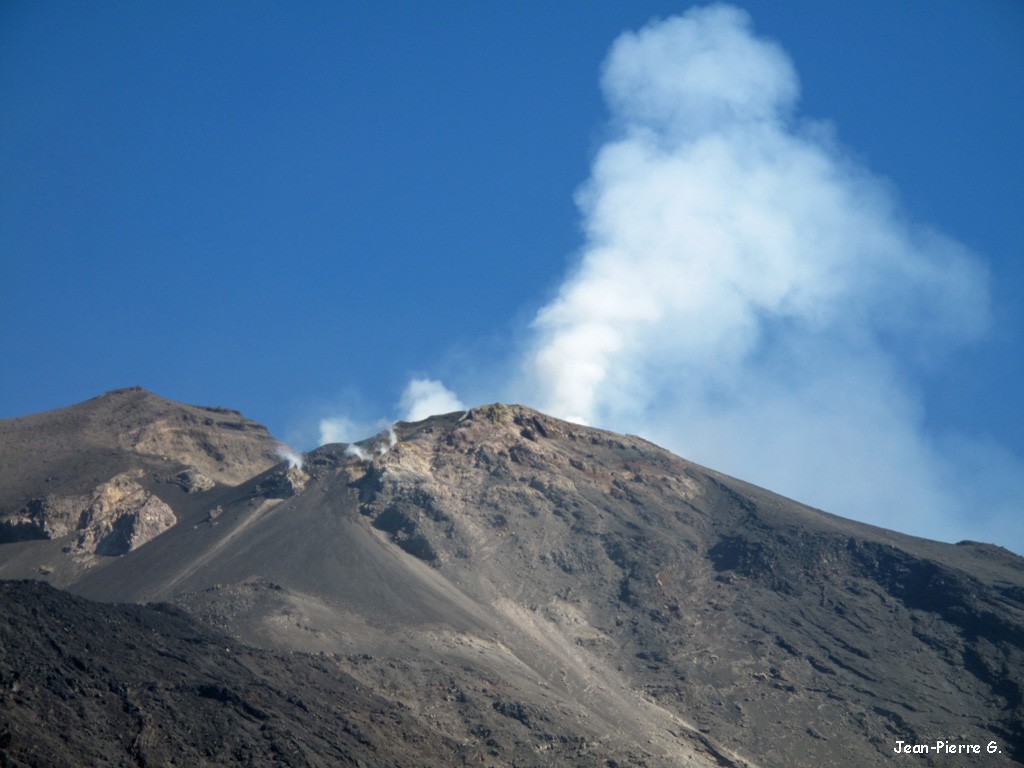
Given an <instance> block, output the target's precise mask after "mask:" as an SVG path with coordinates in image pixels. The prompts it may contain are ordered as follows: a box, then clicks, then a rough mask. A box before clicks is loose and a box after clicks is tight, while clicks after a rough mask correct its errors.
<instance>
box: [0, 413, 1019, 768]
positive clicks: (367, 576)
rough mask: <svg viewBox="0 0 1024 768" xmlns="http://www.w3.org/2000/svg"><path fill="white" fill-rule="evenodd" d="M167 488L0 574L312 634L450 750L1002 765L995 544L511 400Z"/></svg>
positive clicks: (1008, 714)
mask: <svg viewBox="0 0 1024 768" xmlns="http://www.w3.org/2000/svg"><path fill="white" fill-rule="evenodd" d="M181 493H182V495H183V498H184V497H188V498H189V499H190V500H191V501H190V503H189V505H179V507H176V508H175V509H176V511H177V516H176V517H177V519H176V522H175V523H174V524H173V525H172V526H170V527H169V528H168V529H167V530H166V531H165V532H162V533H160V534H159V535H157V536H154V537H152V538H151V539H150V540H149V541H148V543H145V544H144V545H141V546H138V547H136V548H134V549H132V550H131V551H129V552H128V553H127V554H124V555H123V556H120V557H103V558H101V557H93V558H92V560H91V561H90V562H89V563H88V564H86V565H83V566H81V567H79V568H78V569H77V570H73V571H72V570H61V565H60V563H61V562H62V559H68V558H74V557H75V554H74V553H73V552H67V553H65V552H61V551H56V550H53V551H51V550H47V549H45V548H44V545H47V544H52V543H53V542H41V541H22V542H11V543H8V544H4V545H0V574H4V573H7V574H9V575H10V574H15V572H18V573H31V574H33V575H35V576H36V577H40V578H47V579H48V580H50V581H51V582H52V583H57V584H60V585H63V586H66V587H67V588H68V589H69V590H71V591H72V592H75V593H77V594H79V595H82V596H85V597H89V598H93V599H97V600H103V601H131V602H147V601H171V602H173V603H175V604H176V605H178V606H180V607H182V608H184V609H185V610H186V611H187V612H188V613H189V614H190V615H191V616H192V617H194V618H196V619H198V620H200V621H201V622H202V623H203V624H205V625H206V626H208V627H211V628H212V629H213V630H215V631H218V632H221V633H223V634H225V635H226V636H228V637H230V638H231V640H232V642H233V643H235V644H238V645H239V646H244V647H246V648H251V649H256V648H261V649H265V650H263V651H256V650H251V651H247V653H252V654H258V653H262V654H271V655H272V654H273V653H276V652H286V651H291V652H300V653H307V654H323V655H319V656H317V658H319V659H323V660H324V661H323V664H325V665H326V667H327V668H329V669H330V670H332V671H333V672H332V673H334V672H336V673H337V674H338V675H347V676H350V677H351V679H353V680H356V681H358V684H359V685H360V686H361V689H363V690H366V691H368V692H371V693H372V695H374V696H378V697H381V698H382V699H383V700H386V701H387V702H390V704H391V705H394V706H396V707H399V709H400V710H401V712H402V713H403V714H404V715H405V716H407V717H408V718H410V722H414V723H416V727H417V728H422V729H424V731H425V732H429V733H431V734H433V736H432V738H437V739H440V740H441V742H439V743H444V744H455V745H459V747H458V749H457V750H455V752H453V753H452V754H453V755H456V756H457V757H458V759H468V760H470V761H471V762H472V761H473V760H476V759H478V758H479V759H480V760H482V761H483V763H484V764H492V765H513V764H515V765H609V766H611V765H623V766H624V765H635V766H640V765H647V766H670V765H680V764H686V765H732V766H747V765H750V766H753V765H757V766H780V767H781V766H848V765H875V764H881V763H887V762H890V761H891V760H893V759H901V758H897V757H896V756H895V754H894V753H893V749H894V748H895V747H896V746H897V745H898V743H899V742H901V741H902V742H904V743H907V744H926V745H930V746H931V747H932V748H934V746H935V744H936V742H937V741H938V740H942V741H945V742H949V743H952V744H958V745H965V746H970V745H980V748H981V753H980V754H971V753H962V752H961V753H959V754H957V755H955V756H953V757H950V756H948V755H939V754H936V753H935V752H934V751H933V752H932V753H931V754H926V755H920V754H917V755H914V756H913V758H911V759H914V760H916V761H919V762H920V764H923V765H954V764H955V765H986V766H990V765H1007V764H1013V763H1014V762H1015V761H1021V760H1024V703H1022V694H1021V681H1022V680H1024V560H1022V559H1021V558H1019V557H1017V556H1015V555H1013V554H1011V553H1009V552H1007V551H1006V550H1002V549H1000V548H998V547H995V546H992V545H983V544H974V543H962V544H959V545H949V544H941V543H938V542H931V541H926V540H922V539H917V538H913V537H909V536H904V535H901V534H898V533H894V532H892V531H886V530H883V529H879V528H873V527H870V526H866V525H862V524H859V523H855V522H852V521H849V520H845V519H843V518H839V517H835V516H832V515H828V514H826V513H824V512H821V511H819V510H815V509H811V508H808V507H806V506H803V505H800V504H798V503H796V502H793V501H790V500H788V499H785V498H782V497H779V496H777V495H775V494H772V493H770V492H768V491H765V490H763V489H759V488H756V487H754V486H750V485H748V484H746V483H743V482H741V481H738V480H735V479H733V478H730V477H727V476H724V475H721V474H719V473H716V472H713V471H711V470H708V469H706V468H703V467H700V466H697V465H695V464H692V463H690V462H687V461H685V460H683V459H681V458H679V457H676V456H673V455H672V454H670V453H668V452H667V451H664V450H662V449H660V448H658V447H657V446H654V445H651V444H650V443H647V442H646V441H644V440H641V439H639V438H636V437H631V436H622V435H616V434H612V433H609V432H604V431H601V430H595V429H590V428H586V427H581V426H578V425H574V424H568V423H566V422H562V421H559V420H557V419H553V418H550V417H548V416H545V415H543V414H540V413H537V412H535V411H532V410H530V409H528V408H524V407H521V406H504V405H494V406H487V407H482V408H475V409H472V410H471V411H468V412H466V413H455V414H449V415H447V416H438V417H433V418H430V419H427V420H425V421H423V422H418V423H413V424H406V423H399V424H397V425H395V428H394V432H393V433H392V434H388V433H384V434H381V435H378V436H377V437H375V438H372V439H370V440H367V441H364V442H362V443H360V444H358V445H355V446H346V445H329V446H324V447H322V448H320V449H318V450H316V451H314V452H312V453H310V454H309V455H307V456H306V457H305V461H304V464H303V467H302V469H301V470H299V469H298V468H291V467H289V466H288V464H287V463H285V462H282V463H279V464H276V465H274V466H272V467H270V468H268V469H265V470H264V471H262V472H260V473H258V474H255V473H254V476H252V477H251V478H250V479H248V480H247V481H246V482H243V483H240V484H237V485H234V486H226V485H223V484H217V485H216V486H215V487H212V488H209V489H207V490H204V491H201V492H197V493H193V494H185V492H184V491H181ZM5 562H6V563H7V564H8V565H7V566H5V565H4V563H5ZM44 565H45V566H46V567H48V568H49V569H50V571H49V572H47V573H41V572H40V571H39V568H40V567H42V566H44ZM15 566H16V567H15ZM5 568H6V570H5ZM75 605H76V606H81V605H88V604H81V603H75ZM76 610H78V608H76ZM104 610H106V609H104ZM204 631H206V630H204ZM260 658H264V657H263V656H260ZM266 658H270V656H266ZM274 658H277V657H276V656H275V657H274ZM303 743H305V742H303ZM990 743H993V744H995V749H996V750H997V751H995V752H993V753H991V754H990V753H989V752H988V751H987V746H988V745H989V744H990ZM310 749H313V750H314V752H315V751H316V749H318V748H317V747H310ZM459 750H461V751H459ZM467 756H470V757H467ZM450 759H455V758H451V757H450V756H446V757H444V758H441V757H438V758H437V760H436V762H434V763H432V764H436V765H446V764H450V763H449V762H446V760H450ZM281 764H289V765H291V764H305V763H297V762H288V761H284V762H281ZM309 764H316V763H315V762H313V763H309ZM368 764H373V763H368Z"/></svg>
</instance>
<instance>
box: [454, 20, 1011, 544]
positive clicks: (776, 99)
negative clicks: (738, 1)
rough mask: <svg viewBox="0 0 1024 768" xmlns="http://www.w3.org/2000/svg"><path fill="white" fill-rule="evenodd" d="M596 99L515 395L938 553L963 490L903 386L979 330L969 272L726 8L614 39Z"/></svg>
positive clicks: (784, 63) (978, 305)
mask: <svg viewBox="0 0 1024 768" xmlns="http://www.w3.org/2000/svg"><path fill="white" fill-rule="evenodd" d="M602 88H603V91H604V94H605V98H606V100H607V103H608V106H609V108H610V111H611V117H612V123H611V125H612V128H613V130H614V137H613V138H612V139H610V140H609V141H607V143H605V144H604V145H603V146H602V147H601V149H600V151H599V152H598V154H597V156H596V158H595V160H594V164H593V168H592V173H591V176H590V179H589V180H588V182H587V183H586V184H585V185H584V186H583V187H582V189H581V190H580V192H579V193H578V198H577V202H578V205H579V207H580V209H581V212H582V214H583V221H584V225H585V232H586V245H585V247H584V248H583V250H582V252H581V255H580V259H579V262H578V265H577V266H576V268H575V269H574V271H573V272H572V273H571V274H570V275H569V276H568V277H567V279H566V280H565V281H564V282H563V284H562V285H561V288H560V290H559V291H558V294H557V296H556V298H554V300H552V301H551V302H550V303H549V304H547V305H546V306H545V307H543V308H542V309H541V310H540V312H539V313H538V314H537V316H536V318H535V320H534V322H533V325H532V333H533V338H534V343H533V346H532V348H531V349H530V352H529V354H528V355H527V357H526V359H525V361H524V364H523V368H524V373H525V380H526V384H525V385H524V387H525V389H526V392H525V393H515V396H517V397H521V396H523V395H525V399H526V401H527V402H532V403H534V404H536V405H537V407H539V408H541V409H542V410H545V411H548V412H550V413H553V414H554V415H557V416H561V417H563V418H568V419H572V420H576V421H580V422H585V423H591V424H595V425H598V426H601V427H605V428H609V429H614V430H617V431H628V432H634V433H639V434H642V435H644V436H645V437H648V438H649V439H652V440H654V441H655V442H658V443H660V444H662V445H665V446H667V447H669V448H671V449H672V450H674V451H675V452H677V453H679V454H681V455H683V456H686V457H688V458H691V459H694V460H697V461H700V462H701V463H704V464H708V465H710V466H713V467H715V468H716V469H721V470H724V471H726V472H729V473H730V474H734V475H737V476H740V477H743V478H744V479H747V480H752V481H754V482H758V483H760V484H762V485H765V486H767V487H769V488H771V489H773V490H776V491H779V492H782V493H785V494H787V495H791V496H794V497H796V498H798V499H800V500H801V501H806V502H809V503H812V504H816V505H819V506H823V507H825V508H827V509H829V510H830V511H833V512H837V513H840V514H845V515H848V516H851V517H855V518H858V519H862V520H867V521H869V522H875V523H880V524H884V525H888V526H895V527H899V528H900V529H902V530H909V531H912V532H915V533H918V534H920V535H930V536H934V537H939V538H942V537H948V536H949V535H950V531H951V530H952V528H953V527H955V526H952V527H951V525H950V523H951V520H952V518H953V517H954V516H955V515H956V514H957V512H958V510H959V509H960V507H961V505H962V503H963V501H964V498H963V495H964V489H963V488H961V489H960V490H957V489H955V488H954V486H955V485H956V483H957V480H958V479H960V477H959V475H955V476H954V475H952V474H950V473H951V471H952V470H951V467H952V466H953V465H954V464H955V463H956V461H955V457H952V456H950V455H949V454H948V453H944V452H943V450H942V448H941V447H940V444H939V443H938V442H937V441H935V440H933V439H930V438H929V437H928V436H927V435H926V434H925V432H924V427H923V424H924V413H923V410H922V405H921V402H920V400H919V397H918V394H917V392H916V391H915V389H914V387H913V385H912V384H911V383H910V382H912V381H913V378H914V375H915V374H916V373H917V372H918V371H919V368H920V366H923V365H927V364H933V363H935V362H936V361H937V360H940V359H941V355H942V353H943V350H948V349H950V348H951V347H953V346H955V345H957V344H960V343H963V342H964V341H967V340H970V339H972V338H974V337H976V336H978V335H979V334H981V333H982V332H983V331H984V330H985V329H986V326H987V324H988V322H989V309H988V301H989V300H988V288H987V274H986V271H985V269H984V268H983V266H982V265H981V263H980V261H979V259H978V258H977V257H976V256H975V255H973V254H972V253H970V252H969V251H968V249H967V248H966V247H964V246H962V245H961V244H959V243H957V242H955V241H954V240H952V239H951V238H949V237H946V236H944V235H942V234H940V233H937V232H934V231H931V230H929V229H926V228H923V227H918V226H915V225H913V224H912V223H909V222H908V221H907V219H906V217H905V216H904V214H903V213H902V212H901V210H900V208H899V205H898V203H897V201H896V199H895V197H894V194H893V191H892V190H891V189H890V186H889V185H888V183H887V182H886V181H885V180H884V179H881V178H879V177H877V176H875V175H873V174H872V173H871V172H869V171H868V170H867V169H866V168H864V167H863V166H862V165H860V164H858V163H857V162H855V161H854V160H853V159H851V157H849V156H848V155H847V154H846V153H844V151H843V150H842V149H841V148H840V147H838V146H837V145H836V144H835V142H834V141H833V140H832V139H831V138H830V137H831V130H830V128H829V127H828V126H827V125H823V124H821V123H810V122H807V121H800V120H798V119H797V117H796V116H795V107H796V103H797V99H798V95H799V83H798V80H797V76H796V73H795V70H794V67H793V64H792V63H791V61H790V60H789V58H788V56H787V55H786V53H785V52H784V51H783V50H782V49H781V48H780V47H779V46H778V45H777V44H775V43H773V42H770V41H767V40H764V39H761V38H758V37H757V36H755V35H754V34H753V32H752V30H751V21H750V18H749V17H748V16H747V14H746V13H744V12H743V11H740V10H738V9H736V8H733V7H730V6H724V5H715V6H711V7H706V8H697V9H694V10H691V11H689V12H688V13H686V14H684V15H683V16H679V17H674V18H670V19H667V20H665V21H660V22H655V23H652V24H650V25H649V26H647V27H646V28H644V29H642V30H640V31H639V32H636V33H626V34H623V35H622V36H621V37H620V38H619V39H618V40H617V41H616V42H615V44H614V45H613V47H612V49H611V51H610V54H609V56H608V58H607V60H606V62H605V66H604V72H603V77H602ZM435 384H437V383H436V382H435ZM438 386H440V385H439V384H438ZM442 389H443V388H442ZM1015 466H1016V467H1017V471H1018V472H1020V463H1019V462H1018V463H1017V464H1016V465H1015ZM961 474H962V473H961ZM897 513H898V515H899V518H898V519H896V517H894V516H895V515H896V514H897ZM990 523H991V525H992V526H996V525H997V524H998V523H997V522H996V521H990ZM979 524H981V522H980V521H979ZM961 529H962V526H961ZM954 535H956V534H954ZM978 535H979V536H980V537H982V538H985V537H987V538H988V539H989V540H994V539H995V538H997V537H998V531H997V530H996V528H995V527H992V528H991V530H990V531H987V530H986V529H985V528H984V525H983V526H982V529H981V530H980V531H978Z"/></svg>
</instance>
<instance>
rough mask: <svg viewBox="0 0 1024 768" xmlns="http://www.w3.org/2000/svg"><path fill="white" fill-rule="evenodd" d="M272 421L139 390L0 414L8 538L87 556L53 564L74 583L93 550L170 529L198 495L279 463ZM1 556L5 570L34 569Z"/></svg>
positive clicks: (114, 548) (0, 536) (132, 544)
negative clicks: (64, 405)
mask: <svg viewBox="0 0 1024 768" xmlns="http://www.w3.org/2000/svg"><path fill="white" fill-rule="evenodd" d="M277 447H278V443H277V441H275V440H274V439H273V438H272V437H271V436H270V434H269V433H268V432H267V430H266V428H265V427H263V426H262V425H260V424H257V423H255V422H253V421H251V420H249V419H246V418H245V417H243V416H242V415H241V414H240V413H238V412H237V411H232V410H229V409H226V408H204V407H199V406H191V405H182V404H179V403H175V402H172V401H170V400H165V399H163V398H161V397H158V396H156V395H154V394H153V393H151V392H147V391H146V390H144V389H141V388H139V387H134V388H131V389H122V390H115V391H113V392H108V393H106V394H104V395H101V396H99V397H96V398H93V399H92V400H88V401H86V402H84V403H79V404H78V405H73V406H71V407H68V408H62V409H59V410H56V411H49V412H45V413H38V414H33V415H31V416H24V417H20V418H15V419H2V420H0V478H2V482H0V542H10V541H40V542H42V541H46V542H54V544H52V545H46V544H42V543H40V544H38V545H37V546H36V547H35V550H34V551H36V552H38V554H39V558H40V559H43V560H46V559H47V558H46V556H45V555H44V554H43V553H44V552H48V551H52V552H58V551H60V550H61V549H67V550H69V551H70V552H73V553H74V554H75V555H77V556H79V561H74V560H71V559H69V558H59V557H51V558H49V559H50V560H52V561H53V562H52V563H42V564H41V567H43V568H47V569H49V568H53V569H55V570H56V569H58V566H59V571H60V572H59V573H58V574H57V576H56V579H57V580H64V581H67V580H68V579H71V578H73V576H74V574H75V573H77V572H78V570H79V569H78V568H76V567H75V566H76V565H81V564H82V562H85V564H88V561H89V559H90V558H91V557H92V556H95V555H99V556H108V555H120V554H123V553H125V552H127V551H130V550H132V549H135V548H136V547H138V546H141V545H142V544H144V543H145V542H146V541H149V540H150V539H152V538H153V537H155V536H157V535H159V534H160V533H163V532H164V531H165V530H167V529H168V528H170V527H171V526H173V525H174V524H175V523H176V521H177V516H178V515H179V514H181V513H182V512H187V511H188V510H189V509H191V508H192V507H193V506H195V503H194V501H195V500H194V499H193V498H192V497H193V496H194V495H195V494H202V493H203V492H207V491H210V490H212V489H215V488H217V487H218V486H224V485H236V484H238V483H240V482H243V481H245V480H248V479H249V478H251V477H252V476H253V475H255V474H256V473H258V472H261V471H263V470H265V469H267V468H268V467H270V466H272V465H274V464H276V463H277V462H278V461H279V458H278V457H277V455H276V449H277ZM6 566H7V567H6V568H4V564H3V563H0V575H2V576H4V577H12V576H28V575H32V574H30V573H27V572H20V571H19V566H18V565H17V564H16V563H12V562H10V561H9V562H8V563H6Z"/></svg>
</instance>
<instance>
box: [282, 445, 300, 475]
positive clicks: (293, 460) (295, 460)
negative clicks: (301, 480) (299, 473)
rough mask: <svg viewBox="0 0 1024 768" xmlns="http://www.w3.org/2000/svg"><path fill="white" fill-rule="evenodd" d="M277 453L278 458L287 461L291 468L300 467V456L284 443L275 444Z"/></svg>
mask: <svg viewBox="0 0 1024 768" xmlns="http://www.w3.org/2000/svg"><path fill="white" fill-rule="evenodd" d="M277 455H278V457H279V458H281V459H283V460H284V461H287V462H288V466H289V467H291V468H293V469H302V456H301V455H300V454H298V453H296V452H295V451H293V450H292V449H291V448H289V447H288V446H286V445H278V446H277Z"/></svg>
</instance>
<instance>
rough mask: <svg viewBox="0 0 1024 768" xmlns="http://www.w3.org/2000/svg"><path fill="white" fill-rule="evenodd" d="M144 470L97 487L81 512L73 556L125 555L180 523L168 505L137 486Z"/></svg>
mask: <svg viewBox="0 0 1024 768" xmlns="http://www.w3.org/2000/svg"><path fill="white" fill-rule="evenodd" d="M141 476H142V471H141V470H136V471H135V472H125V473H123V474H120V475H116V476H115V477H113V478H111V479H110V480H109V481H108V482H106V483H102V484H101V485H99V486H97V488H96V490H95V492H94V493H93V494H92V497H91V498H90V499H89V503H88V506H86V507H85V509H84V510H82V514H81V517H80V520H79V523H78V529H77V531H76V535H75V541H74V543H73V544H72V545H71V550H72V551H73V552H89V553H94V554H97V555H123V554H125V553H127V552H130V551H132V550H133V549H135V548H136V547H139V546H141V545H143V544H145V543H146V542H147V541H149V540H150V539H152V538H154V537H155V536H159V535H160V534H161V533H163V532H164V531H166V530H167V529H168V528H170V527H171V526H172V525H174V524H175V523H176V522H177V517H176V516H175V514H174V510H172V509H171V508H170V507H169V506H167V504H165V503H164V502H163V501H161V500H160V499H159V498H157V496H155V495H154V494H152V493H149V492H148V491H146V490H145V489H144V488H143V487H142V486H141V485H139V483H138V479H139V478H140V477H141Z"/></svg>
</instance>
